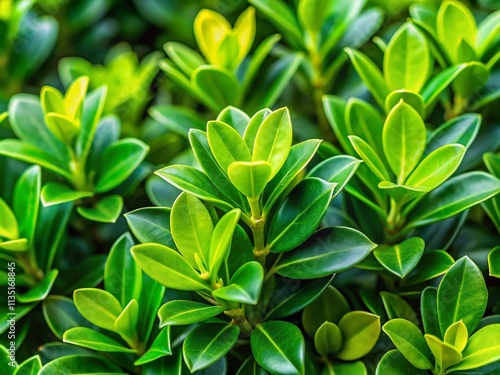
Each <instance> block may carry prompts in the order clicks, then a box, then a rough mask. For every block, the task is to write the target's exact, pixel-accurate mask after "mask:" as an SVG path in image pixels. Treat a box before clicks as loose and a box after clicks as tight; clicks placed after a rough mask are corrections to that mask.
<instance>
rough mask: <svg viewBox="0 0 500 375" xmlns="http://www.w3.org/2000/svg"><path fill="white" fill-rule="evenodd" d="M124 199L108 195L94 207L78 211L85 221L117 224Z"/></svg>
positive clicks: (78, 208)
mask: <svg viewBox="0 0 500 375" xmlns="http://www.w3.org/2000/svg"><path fill="white" fill-rule="evenodd" d="M122 209H123V198H122V197H121V196H120V195H116V194H115V195H108V196H107V197H104V198H102V199H101V200H99V201H97V203H95V205H94V206H92V207H84V206H79V207H77V208H76V211H77V212H78V213H79V214H80V215H81V216H83V217H84V218H85V219H88V220H92V221H97V222H100V223H115V222H116V220H118V217H119V216H120V214H121V213H122Z"/></svg>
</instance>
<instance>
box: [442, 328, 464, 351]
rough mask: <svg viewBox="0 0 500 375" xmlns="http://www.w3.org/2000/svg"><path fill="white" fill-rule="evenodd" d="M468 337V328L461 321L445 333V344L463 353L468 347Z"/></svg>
mask: <svg viewBox="0 0 500 375" xmlns="http://www.w3.org/2000/svg"><path fill="white" fill-rule="evenodd" d="M468 337H469V333H468V332H467V327H466V326H465V324H464V323H463V322H462V321H461V320H459V321H458V322H455V323H453V324H452V325H451V326H449V327H448V329H447V330H446V332H445V333H444V342H446V343H448V344H450V345H453V346H454V347H455V348H456V349H457V350H458V351H459V352H462V351H463V350H464V348H465V345H467V338H468Z"/></svg>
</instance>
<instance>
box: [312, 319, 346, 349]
mask: <svg viewBox="0 0 500 375" xmlns="http://www.w3.org/2000/svg"><path fill="white" fill-rule="evenodd" d="M342 344H343V343H342V332H341V331H340V328H339V327H338V326H337V325H336V324H335V323H331V322H324V323H323V324H322V325H321V326H320V327H319V328H318V330H317V331H316V334H315V335H314V346H315V348H316V351H317V352H318V353H319V354H320V355H321V356H323V355H325V354H330V353H335V352H338V351H339V350H340V348H341V347H342Z"/></svg>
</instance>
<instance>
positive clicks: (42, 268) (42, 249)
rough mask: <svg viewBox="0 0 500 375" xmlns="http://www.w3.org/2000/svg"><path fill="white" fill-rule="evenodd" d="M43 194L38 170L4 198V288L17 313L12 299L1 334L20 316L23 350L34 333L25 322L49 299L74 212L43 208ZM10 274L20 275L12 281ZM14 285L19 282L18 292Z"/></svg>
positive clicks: (0, 213) (2, 310) (0, 227)
mask: <svg viewBox="0 0 500 375" xmlns="http://www.w3.org/2000/svg"><path fill="white" fill-rule="evenodd" d="M5 172H8V170H6V171H5ZM40 191H41V170H40V167H39V166H36V165H35V166H32V167H29V168H28V169H26V171H25V172H24V173H23V174H22V175H21V176H20V177H19V179H18V180H17V182H16V184H15V186H14V191H13V196H12V202H11V203H10V204H7V202H6V201H5V200H3V199H2V198H0V259H1V264H2V269H3V270H4V271H3V272H2V273H1V289H2V293H4V295H5V296H7V295H9V296H13V297H15V301H13V302H15V307H14V309H13V310H11V309H10V308H9V307H10V305H8V304H7V298H5V299H4V301H5V303H4V304H3V306H0V316H1V318H2V323H1V325H0V332H1V333H3V332H5V331H6V330H7V329H8V328H9V322H8V320H9V318H11V317H12V315H9V313H12V312H15V319H16V321H17V327H16V333H17V337H18V340H16V345H18V346H20V345H21V344H22V342H23V339H24V337H25V336H26V331H27V330H28V328H29V322H27V324H24V323H25V320H23V321H20V320H21V318H23V317H24V316H25V315H26V314H28V313H29V312H30V311H31V310H32V309H33V308H34V307H35V306H36V305H37V304H38V303H39V302H40V301H42V300H44V299H45V298H46V297H47V296H48V294H49V293H50V291H51V289H52V287H53V285H54V282H55V280H56V278H57V276H58V274H59V270H58V269H57V268H56V267H57V266H56V267H54V266H55V265H57V262H58V258H59V255H60V253H61V250H62V243H63V238H64V234H65V232H66V227H67V223H68V220H69V216H70V213H71V204H61V205H58V206H53V207H43V206H41V205H40V194H41V193H40ZM7 270H9V271H10V272H11V273H13V274H15V276H10V277H9V275H8V273H7V272H8V271H7ZM9 280H10V281H12V280H15V285H14V287H15V289H13V288H12V287H13V285H12V283H9V282H8V281H9ZM8 286H10V287H11V288H8ZM9 301H11V299H10V298H9Z"/></svg>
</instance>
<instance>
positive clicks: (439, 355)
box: [424, 334, 462, 370]
mask: <svg viewBox="0 0 500 375" xmlns="http://www.w3.org/2000/svg"><path fill="white" fill-rule="evenodd" d="M424 337H425V341H427V345H429V348H430V349H431V351H432V354H433V355H434V358H436V362H437V365H438V366H439V367H438V368H440V369H442V370H446V369H447V368H449V367H450V366H453V365H455V364H457V363H459V362H460V361H461V360H462V354H460V352H459V351H458V350H457V349H455V347H453V346H452V345H450V344H447V343H445V342H443V341H441V340H440V339H438V338H437V337H436V336H433V335H429V334H426V335H424Z"/></svg>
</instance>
